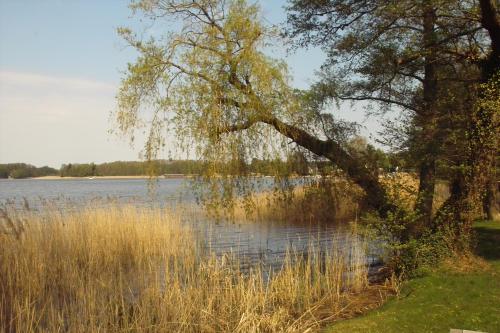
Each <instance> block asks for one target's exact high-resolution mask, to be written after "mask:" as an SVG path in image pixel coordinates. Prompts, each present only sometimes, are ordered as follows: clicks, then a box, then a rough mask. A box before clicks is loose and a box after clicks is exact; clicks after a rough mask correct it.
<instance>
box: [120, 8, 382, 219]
mask: <svg viewBox="0 0 500 333" xmlns="http://www.w3.org/2000/svg"><path fill="white" fill-rule="evenodd" d="M132 8H133V9H134V10H141V11H143V12H144V13H145V14H146V15H148V16H149V17H151V18H153V19H154V20H157V21H161V22H170V23H171V25H170V26H171V27H173V28H178V29H173V30H176V31H171V32H170V33H168V34H166V35H164V36H162V37H160V38H156V39H154V38H150V39H148V40H141V39H140V38H138V37H137V36H136V35H135V34H134V33H133V32H132V31H130V30H129V29H125V28H124V29H120V33H121V35H122V36H123V37H124V38H125V40H126V41H127V42H128V43H129V44H130V45H131V46H133V47H134V48H135V49H136V50H138V51H139V53H140V56H139V58H138V59H137V61H136V62H135V63H133V64H130V65H129V67H128V71H127V73H126V77H125V78H124V79H123V81H122V84H121V87H120V90H119V94H118V108H117V112H116V119H117V121H118V125H119V126H118V127H119V129H120V130H121V131H122V132H123V133H128V134H131V135H133V133H134V131H135V130H136V129H137V128H139V127H141V126H145V127H146V129H147V134H148V135H147V141H146V146H145V153H146V157H147V158H154V157H155V152H156V151H157V150H158V149H159V148H160V147H161V145H162V144H163V143H164V140H165V133H167V132H168V131H170V130H172V131H174V132H175V133H176V136H177V138H180V139H181V143H186V141H185V140H187V139H189V140H190V141H189V142H188V143H187V145H188V146H189V147H190V148H188V149H191V150H195V151H196V153H197V155H198V156H200V157H201V158H202V159H203V160H205V161H207V165H208V166H212V167H214V168H216V167H217V166H221V165H227V164H228V163H230V161H231V160H238V159H239V160H241V156H242V155H243V156H245V154H247V153H248V152H250V154H252V153H255V152H262V151H264V150H266V149H268V148H267V146H268V145H272V142H277V141H279V139H280V138H282V139H284V140H285V142H287V143H290V142H293V143H294V144H296V145H298V146H300V147H303V149H305V150H307V151H309V152H311V153H312V154H315V155H317V156H318V157H321V158H323V159H325V160H327V161H329V162H331V163H332V164H333V165H335V166H336V167H337V168H338V169H341V170H342V171H343V172H344V173H345V175H346V176H347V177H349V178H350V179H351V180H352V181H353V182H355V183H356V184H358V185H359V186H360V187H361V188H362V189H364V191H365V192H366V200H365V201H366V204H367V205H369V206H370V207H371V208H373V209H375V210H377V211H378V212H380V213H381V214H382V215H383V214H385V213H387V211H388V210H389V209H390V207H391V205H390V204H389V203H388V200H387V195H386V192H385V190H384V188H383V186H381V184H380V183H379V180H378V177H377V175H376V173H374V172H372V171H373V170H370V169H369V168H368V167H367V166H366V165H365V163H364V162H363V161H362V160H359V159H357V158H356V157H355V156H354V155H352V154H351V153H350V152H349V150H348V149H347V147H346V144H345V141H344V140H342V137H343V135H342V127H343V124H342V123H338V122H336V121H334V119H333V118H332V117H331V116H322V115H321V114H318V112H317V110H316V109H315V108H313V107H311V106H310V104H309V103H308V102H307V100H308V98H307V97H305V96H304V94H303V93H298V92H297V91H295V90H294V89H292V88H291V87H290V84H289V79H290V78H289V75H288V72H287V68H286V66H285V64H284V63H283V62H281V61H279V60H274V59H272V58H270V57H269V56H267V55H266V54H265V52H264V49H265V48H266V47H268V46H270V43H272V42H273V41H274V42H276V40H275V39H274V38H275V37H277V36H278V32H277V31H275V30H274V29H273V28H270V27H268V26H266V25H265V24H263V20H262V18H261V17H260V16H259V15H260V14H259V7H258V6H257V5H252V4H247V2H246V1H244V0H231V1H229V0H227V1H224V0H164V1H162V0H143V1H138V2H135V3H133V4H132ZM273 133H275V134H274V135H276V133H277V134H278V135H277V136H278V138H277V137H276V136H273ZM247 156H248V154H247Z"/></svg>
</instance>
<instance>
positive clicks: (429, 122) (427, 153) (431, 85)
mask: <svg viewBox="0 0 500 333" xmlns="http://www.w3.org/2000/svg"><path fill="white" fill-rule="evenodd" d="M435 24H436V13H435V10H434V8H433V6H432V1H425V3H424V7H423V44H424V48H425V58H424V62H425V65H424V80H423V98H424V106H423V108H422V110H421V111H420V112H418V113H417V119H416V120H417V125H418V126H420V127H421V128H422V133H421V137H420V139H421V141H422V148H421V153H422V154H421V156H420V158H421V162H420V165H419V174H420V185H419V189H418V195H417V201H416V205H415V210H416V211H417V212H418V213H419V214H420V223H419V225H418V226H417V229H419V230H416V232H417V233H418V232H420V231H421V230H424V229H425V228H427V227H428V226H429V225H430V223H431V221H432V204H433V201H434V188H435V185H436V180H435V174H436V157H437V143H436V142H435V132H436V128H435V127H436V114H437V113H436V104H437V103H436V100H437V68H436V67H437V64H436V55H435V52H434V48H435V47H436V46H435V45H436V34H435Z"/></svg>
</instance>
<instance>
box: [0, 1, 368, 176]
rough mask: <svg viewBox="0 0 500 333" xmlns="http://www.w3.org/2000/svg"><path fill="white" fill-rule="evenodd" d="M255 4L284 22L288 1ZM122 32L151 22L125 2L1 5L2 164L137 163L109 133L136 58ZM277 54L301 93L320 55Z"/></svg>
mask: <svg viewBox="0 0 500 333" xmlns="http://www.w3.org/2000/svg"><path fill="white" fill-rule="evenodd" d="M260 3H261V6H262V10H263V15H264V17H265V18H266V20H268V21H269V22H271V23H273V24H279V23H282V22H283V21H284V20H285V13H284V10H283V8H282V7H283V6H284V4H285V0H271V1H269V0H267V1H264V0H261V1H260ZM120 26H128V27H131V28H132V29H134V30H136V31H143V30H144V29H147V27H148V21H147V20H146V21H144V20H142V21H141V19H140V18H139V17H132V13H131V11H130V10H129V8H128V1H126V0H106V1H104V0H0V163H8V162H27V163H32V164H35V165H37V166H41V165H50V166H53V167H59V166H60V165H61V164H62V163H67V162H73V163H75V162H96V163H100V162H105V161H113V160H135V159H137V158H138V151H139V148H140V144H138V147H133V148H132V147H130V146H129V145H128V143H127V142H126V141H124V140H119V139H118V138H116V137H113V136H111V135H109V134H108V129H109V127H110V123H109V121H108V120H109V112H110V111H111V110H112V109H113V108H114V103H115V101H114V96H115V93H116V89H117V86H118V84H119V81H120V77H121V73H120V72H121V71H123V70H124V69H125V68H126V64H127V62H131V61H133V60H134V58H135V56H136V54H135V52H134V51H133V50H131V49H130V48H125V47H124V43H123V42H122V41H121V39H120V38H119V36H118V35H117V33H116V28H117V27H120ZM276 55H277V56H280V57H286V60H287V62H288V64H289V66H290V68H291V71H292V74H293V77H294V84H295V86H297V87H299V88H306V87H307V86H308V85H309V83H311V82H313V81H314V72H315V70H317V69H318V68H319V66H320V65H321V63H322V62H323V59H324V56H323V53H322V52H321V51H320V50H317V49H313V50H307V51H306V50H301V51H299V52H297V53H295V54H292V55H290V56H287V55H286V54H285V52H279V54H276ZM347 117H349V118H351V119H357V120H362V119H363V117H362V114H361V112H356V114H354V115H353V116H349V115H347ZM365 125H366V126H369V127H373V126H375V122H374V121H373V120H370V121H368V122H366V123H365ZM165 154H166V153H164V155H163V157H165ZM160 155H161V154H160Z"/></svg>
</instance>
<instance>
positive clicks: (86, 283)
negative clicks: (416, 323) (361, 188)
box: [0, 207, 385, 332]
mask: <svg viewBox="0 0 500 333" xmlns="http://www.w3.org/2000/svg"><path fill="white" fill-rule="evenodd" d="M0 213H2V214H1V215H2V216H1V217H2V221H1V223H0V226H1V227H0V332H42V331H43V332H59V331H65V332H99V331H100V332H131V331H132V332H158V331H159V332H263V331H264V332H304V331H307V330H317V329H319V328H320V327H322V326H324V325H325V323H328V322H330V321H333V320H334V319H336V318H340V317H345V316H350V315H352V314H353V313H357V312H359V311H361V309H366V308H367V307H368V308H369V307H373V306H376V305H377V303H378V302H380V301H381V296H382V298H383V294H384V290H385V289H384V288H385V287H383V286H376V287H373V286H368V284H367V276H366V273H367V271H366V267H365V266H364V265H363V263H364V262H366V261H365V260H366V258H365V255H364V251H363V244H361V243H360V242H358V241H356V240H355V238H353V241H352V243H351V246H350V247H348V248H347V253H346V252H345V251H346V250H345V249H344V250H342V249H340V248H336V247H335V248H332V249H330V251H328V252H327V253H321V254H320V253H319V252H318V251H317V250H316V249H315V247H314V246H311V249H310V251H309V253H308V254H307V256H299V255H297V254H296V253H293V252H290V253H289V255H288V258H287V260H285V263H284V265H283V267H282V269H281V270H280V271H276V272H274V273H273V274H271V275H270V277H269V278H267V276H268V273H269V272H267V271H266V268H265V267H255V268H254V269H251V270H243V269H241V268H240V264H239V261H238V259H237V258H234V257H232V256H231V255H230V254H228V255H225V256H222V257H215V256H214V255H212V254H211V253H206V252H205V251H204V250H203V248H202V247H201V246H200V241H199V239H197V238H196V237H195V233H194V232H193V230H191V229H190V228H188V227H186V226H185V225H183V224H182V223H181V222H180V219H179V216H176V215H175V214H173V213H171V212H169V211H166V210H147V209H139V208H135V207H114V208H106V209H104V208H99V207H88V208H87V209H83V210H79V211H76V212H61V211H58V210H55V209H52V210H47V211H45V212H41V213H40V212H38V213H32V212H21V213H19V212H15V211H10V212H8V211H5V210H2V211H1V212H0ZM367 295H371V298H370V297H367Z"/></svg>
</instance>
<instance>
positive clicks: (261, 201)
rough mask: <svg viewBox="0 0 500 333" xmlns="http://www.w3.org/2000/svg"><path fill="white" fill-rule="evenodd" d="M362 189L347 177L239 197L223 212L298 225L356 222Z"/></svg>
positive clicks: (242, 218) (251, 219)
mask: <svg viewBox="0 0 500 333" xmlns="http://www.w3.org/2000/svg"><path fill="white" fill-rule="evenodd" d="M362 193H363V192H362V190H361V189H360V188H359V187H358V186H356V185H354V184H352V183H351V182H348V181H347V180H345V179H342V178H338V179H335V181H332V180H331V179H327V180H326V181H325V182H323V183H316V184H312V185H303V186H297V187H295V188H293V190H291V191H283V192H282V191H266V192H260V193H255V194H253V195H252V196H251V197H250V198H247V199H238V200H236V202H235V205H234V209H233V210H232V211H230V212H228V213H226V212H222V215H225V216H229V217H230V218H232V219H234V220H236V221H238V222H251V223H253V222H259V221H260V222H262V221H264V222H269V221H273V222H284V221H285V222H286V223H292V224H293V223H295V224H309V223H332V222H335V221H352V220H353V219H356V217H357V216H358V215H359V214H360V212H359V201H360V199H361V197H362Z"/></svg>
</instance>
